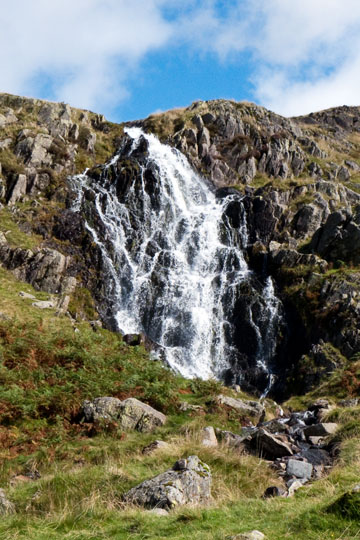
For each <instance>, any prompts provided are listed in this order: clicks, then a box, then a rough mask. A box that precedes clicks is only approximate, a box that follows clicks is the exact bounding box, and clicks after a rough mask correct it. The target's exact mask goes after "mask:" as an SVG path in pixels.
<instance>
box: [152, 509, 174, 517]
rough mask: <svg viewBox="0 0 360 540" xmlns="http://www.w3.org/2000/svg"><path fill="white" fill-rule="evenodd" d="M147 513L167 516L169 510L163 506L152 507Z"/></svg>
mask: <svg viewBox="0 0 360 540" xmlns="http://www.w3.org/2000/svg"><path fill="white" fill-rule="evenodd" d="M148 512H149V514H154V515H155V516H160V517H161V516H168V515H169V512H168V511H167V510H165V508H152V509H151V510H148Z"/></svg>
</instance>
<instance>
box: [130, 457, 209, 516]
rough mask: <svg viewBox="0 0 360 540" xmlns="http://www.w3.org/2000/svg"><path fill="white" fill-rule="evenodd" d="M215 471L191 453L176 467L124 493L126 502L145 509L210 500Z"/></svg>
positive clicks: (170, 507)
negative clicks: (212, 476) (212, 473)
mask: <svg viewBox="0 0 360 540" xmlns="http://www.w3.org/2000/svg"><path fill="white" fill-rule="evenodd" d="M210 490H211V472H210V469H209V467H208V465H206V463H203V462H202V461H201V460H200V459H199V458H198V457H197V456H189V457H188V458H187V459H186V460H181V463H178V462H176V463H175V465H174V466H173V468H172V469H169V470H168V471H166V472H164V473H162V474H159V475H158V476H155V478H152V479H151V480H145V482H142V483H141V484H139V485H138V486H136V487H134V488H132V489H130V491H128V492H127V493H126V494H125V495H124V501H125V502H127V503H131V504H136V505H138V506H144V507H145V508H154V507H156V508H164V509H169V510H170V509H172V508H175V507H177V506H183V505H186V504H191V505H197V504H202V503H206V502H208V501H209V499H210V496H211V491H210Z"/></svg>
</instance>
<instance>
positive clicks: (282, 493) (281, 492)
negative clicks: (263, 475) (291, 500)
mask: <svg viewBox="0 0 360 540" xmlns="http://www.w3.org/2000/svg"><path fill="white" fill-rule="evenodd" d="M286 496H287V491H286V490H285V489H284V488H282V487H278V486H270V487H268V488H266V490H265V491H264V495H263V499H269V498H271V497H286Z"/></svg>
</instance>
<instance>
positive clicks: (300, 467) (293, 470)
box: [286, 459, 313, 480]
mask: <svg viewBox="0 0 360 540" xmlns="http://www.w3.org/2000/svg"><path fill="white" fill-rule="evenodd" d="M312 470H313V467H312V465H311V463H307V462H306V461H299V460H297V459H289V460H288V462H287V465H286V474H288V475H289V476H296V477H297V478H307V479H308V480H309V479H310V478H311V474H312Z"/></svg>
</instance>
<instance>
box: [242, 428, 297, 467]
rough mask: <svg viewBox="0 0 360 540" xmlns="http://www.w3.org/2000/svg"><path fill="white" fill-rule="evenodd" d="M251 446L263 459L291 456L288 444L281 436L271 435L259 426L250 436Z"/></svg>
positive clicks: (291, 452)
mask: <svg viewBox="0 0 360 540" xmlns="http://www.w3.org/2000/svg"><path fill="white" fill-rule="evenodd" d="M251 448H252V449H253V450H254V451H256V453H257V454H258V455H260V456H263V457H264V458H265V459H271V460H273V459H275V458H278V457H283V456H292V455H293V451H292V449H291V447H290V444H289V443H288V442H286V438H285V440H284V439H282V438H281V435H280V436H279V435H278V436H276V435H272V434H271V433H269V432H268V431H266V429H264V428H260V429H259V430H257V431H256V432H255V434H254V435H253V436H252V438H251Z"/></svg>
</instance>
